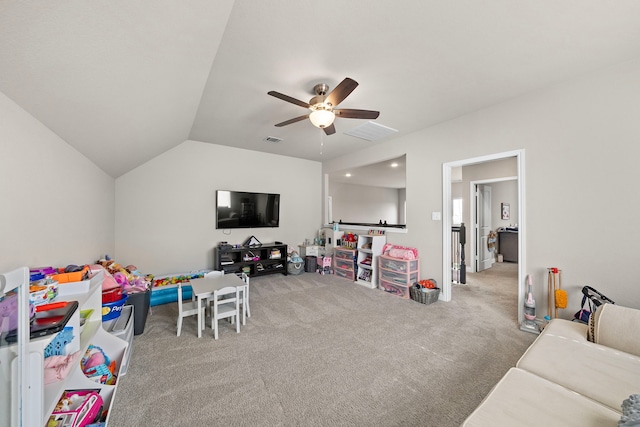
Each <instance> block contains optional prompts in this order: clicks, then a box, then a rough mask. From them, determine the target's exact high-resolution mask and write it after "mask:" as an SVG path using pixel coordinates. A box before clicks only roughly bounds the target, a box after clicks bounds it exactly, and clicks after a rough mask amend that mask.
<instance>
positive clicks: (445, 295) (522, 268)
mask: <svg viewBox="0 0 640 427" xmlns="http://www.w3.org/2000/svg"><path fill="white" fill-rule="evenodd" d="M508 157H515V158H516V163H517V167H518V176H517V179H518V221H519V228H520V232H519V235H518V237H519V238H518V302H517V304H518V324H520V323H521V322H522V320H523V318H524V313H523V308H522V305H523V303H524V279H525V272H526V271H527V265H526V264H527V254H526V247H527V245H526V239H527V238H526V236H527V233H526V230H527V228H526V222H527V221H526V207H525V200H526V197H525V150H524V149H521V150H513V151H506V152H503V153H497V154H490V155H486V156H480V157H474V158H470V159H465V160H456V161H453V162H446V163H443V164H442V212H443V218H442V293H441V295H440V299H442V300H444V301H451V169H452V168H455V167H462V166H469V165H474V164H478V163H484V162H490V161H495V160H501V159H505V158H508ZM494 181H497V179H496V180H494ZM473 203H474V204H475V202H473Z"/></svg>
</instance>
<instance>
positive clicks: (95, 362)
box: [82, 345, 107, 371]
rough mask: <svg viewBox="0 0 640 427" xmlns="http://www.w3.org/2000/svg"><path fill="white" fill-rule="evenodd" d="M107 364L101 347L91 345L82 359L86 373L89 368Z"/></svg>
mask: <svg viewBox="0 0 640 427" xmlns="http://www.w3.org/2000/svg"><path fill="white" fill-rule="evenodd" d="M105 364H107V360H106V356H105V355H104V352H103V351H102V349H101V348H100V347H95V346H92V345H90V346H89V348H88V349H87V352H86V353H85V355H84V357H83V358H82V367H83V370H84V371H86V370H88V369H89V368H95V367H96V366H100V365H105Z"/></svg>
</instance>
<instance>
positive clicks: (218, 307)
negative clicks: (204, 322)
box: [211, 286, 240, 339]
mask: <svg viewBox="0 0 640 427" xmlns="http://www.w3.org/2000/svg"><path fill="white" fill-rule="evenodd" d="M212 303H213V307H212V313H211V328H212V329H213V338H215V339H218V320H220V319H227V318H228V319H230V320H231V323H234V322H235V324H236V333H240V290H239V289H238V288H236V287H235V286H227V287H226V288H222V289H220V290H219V291H214V292H213V299H212Z"/></svg>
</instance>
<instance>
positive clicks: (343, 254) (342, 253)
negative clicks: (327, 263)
mask: <svg viewBox="0 0 640 427" xmlns="http://www.w3.org/2000/svg"><path fill="white" fill-rule="evenodd" d="M355 255H356V251H355V249H342V248H335V249H334V250H333V256H334V258H336V259H338V258H339V259H348V260H353V259H354V258H355Z"/></svg>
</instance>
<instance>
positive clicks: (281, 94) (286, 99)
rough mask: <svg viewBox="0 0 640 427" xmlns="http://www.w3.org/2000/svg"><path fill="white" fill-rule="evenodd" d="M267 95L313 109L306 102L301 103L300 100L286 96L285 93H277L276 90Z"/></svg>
mask: <svg viewBox="0 0 640 427" xmlns="http://www.w3.org/2000/svg"><path fill="white" fill-rule="evenodd" d="M267 94H268V95H271V96H275V97H276V98H280V99H282V100H283V101H287V102H290V103H292V104H296V105H299V106H301V107H304V108H310V107H311V105H309V104H308V103H306V102H304V101H300V100H299V99H295V98H292V97H290V96H289V95H285V94H284V93H280V92H276V91H275V90H272V91H270V92H267Z"/></svg>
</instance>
